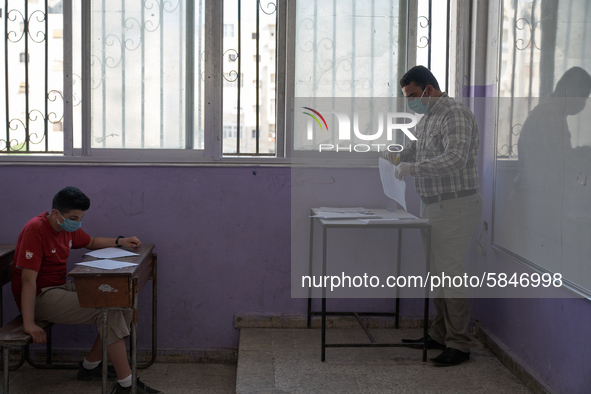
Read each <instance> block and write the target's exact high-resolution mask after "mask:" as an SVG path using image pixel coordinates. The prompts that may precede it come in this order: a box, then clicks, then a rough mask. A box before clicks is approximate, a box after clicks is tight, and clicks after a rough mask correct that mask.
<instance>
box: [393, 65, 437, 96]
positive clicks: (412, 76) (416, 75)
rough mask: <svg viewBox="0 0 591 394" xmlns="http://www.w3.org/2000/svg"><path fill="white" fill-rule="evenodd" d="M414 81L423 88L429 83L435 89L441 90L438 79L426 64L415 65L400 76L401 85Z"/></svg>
mask: <svg viewBox="0 0 591 394" xmlns="http://www.w3.org/2000/svg"><path fill="white" fill-rule="evenodd" d="M413 82H414V83H415V85H417V86H418V87H420V88H421V89H422V90H425V88H426V87H427V85H431V86H433V87H434V88H435V89H437V90H441V89H439V83H438V82H437V79H435V76H434V75H433V73H431V71H429V69H428V68H427V67H425V66H414V67H413V68H411V69H410V70H408V71H407V72H406V74H404V75H403V76H402V78H400V87H401V88H403V87H405V86H407V85H410V84H411V83H413Z"/></svg>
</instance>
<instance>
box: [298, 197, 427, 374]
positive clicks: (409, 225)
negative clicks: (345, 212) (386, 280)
mask: <svg viewBox="0 0 591 394" xmlns="http://www.w3.org/2000/svg"><path fill="white" fill-rule="evenodd" d="M319 210H320V209H319V208H312V209H311V210H310V256H309V258H310V262H309V274H310V277H312V265H313V246H314V222H318V223H319V224H320V226H321V227H322V276H323V277H324V276H325V275H326V250H327V242H328V241H327V238H328V237H327V231H328V230H329V229H334V228H346V229H353V230H355V231H359V230H363V229H368V228H381V229H398V256H397V261H396V276H397V277H398V275H399V274H400V265H401V259H402V230H403V229H419V230H424V231H425V233H426V243H427V245H428V247H427V248H425V249H426V251H427V252H426V256H425V263H426V267H425V268H426V271H425V274H426V273H427V272H429V268H430V258H431V256H430V255H431V253H430V250H431V225H430V224H429V223H427V222H425V221H423V220H418V218H417V217H416V216H414V215H412V214H409V213H408V212H406V211H404V210H403V209H398V210H397V211H396V212H387V211H386V210H385V209H370V211H371V212H373V213H374V214H376V215H377V216H380V217H381V218H384V219H387V218H392V219H398V220H397V221H389V222H387V223H380V222H379V221H376V222H374V223H371V224H364V223H362V222H360V221H359V220H357V219H321V218H318V217H313V216H314V215H317V214H318V212H319ZM311 291H312V289H311V288H310V289H309V291H308V321H307V327H308V328H310V327H311V319H312V315H321V318H322V334H321V335H322V338H321V349H322V354H321V358H320V359H321V361H325V353H326V348H327V347H416V346H417V345H415V344H405V343H376V341H375V339H374V338H373V336H372V335H371V333H370V332H369V328H368V327H366V326H365V324H363V322H362V321H361V319H360V316H394V317H395V319H396V320H395V327H396V328H398V319H399V306H400V301H399V298H398V288H396V310H395V312H394V313H385V312H383V313H378V312H367V313H366V312H327V311H326V287H323V288H322V311H321V312H313V311H312V296H311ZM327 315H337V316H347V315H349V316H350V315H352V316H354V317H355V318H356V319H357V321H358V322H359V324H360V325H361V328H363V330H364V331H365V333H366V335H367V336H368V338H369V340H370V343H326V316H327ZM428 325H429V287H428V286H427V285H426V284H425V306H424V317H423V361H424V362H426V361H427V334H428Z"/></svg>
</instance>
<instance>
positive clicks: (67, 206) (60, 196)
mask: <svg viewBox="0 0 591 394" xmlns="http://www.w3.org/2000/svg"><path fill="white" fill-rule="evenodd" d="M51 208H52V209H57V210H58V211H60V212H62V213H68V212H70V211H71V210H73V209H78V210H80V211H88V208H90V199H89V198H88V197H86V194H84V193H82V191H81V190H80V189H78V188H77V187H74V186H67V187H64V188H63V189H62V190H60V191H59V192H57V193H56V194H55V196H53V203H52V206H51Z"/></svg>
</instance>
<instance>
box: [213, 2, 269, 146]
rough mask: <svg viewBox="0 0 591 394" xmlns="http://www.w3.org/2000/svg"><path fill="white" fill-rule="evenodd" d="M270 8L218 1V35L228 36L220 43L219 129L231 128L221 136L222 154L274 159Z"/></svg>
mask: <svg viewBox="0 0 591 394" xmlns="http://www.w3.org/2000/svg"><path fill="white" fill-rule="evenodd" d="M276 7H277V6H276V3H275V2H259V1H257V0H225V1H224V31H225V32H228V31H233V32H234V34H233V35H230V34H224V42H223V51H224V56H223V62H222V65H223V78H224V80H223V126H224V128H225V127H232V129H233V130H235V132H233V133H224V139H223V152H224V154H229V155H275V128H276V126H275V123H276V120H275V119H276V115H275V109H274V108H273V110H271V108H272V107H274V102H275V96H276V91H275V90H276V84H275V74H276V72H275V63H276V27H277V9H276ZM257 16H258V23H257ZM230 26H233V27H232V28H230ZM257 28H258V39H257ZM257 50H258V54H257ZM257 60H258V61H257ZM239 75H240V77H239ZM239 80H240V83H239ZM245 81H246V82H245ZM257 81H258V83H257ZM257 98H258V102H257ZM257 109H258V110H257ZM238 125H240V126H238ZM253 130H254V132H253Z"/></svg>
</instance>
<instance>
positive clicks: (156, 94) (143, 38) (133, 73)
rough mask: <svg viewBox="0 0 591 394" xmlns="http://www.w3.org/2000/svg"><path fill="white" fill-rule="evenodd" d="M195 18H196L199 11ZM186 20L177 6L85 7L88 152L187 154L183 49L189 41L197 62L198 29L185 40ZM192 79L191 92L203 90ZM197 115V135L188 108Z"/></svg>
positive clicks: (109, 0)
mask: <svg viewBox="0 0 591 394" xmlns="http://www.w3.org/2000/svg"><path fill="white" fill-rule="evenodd" d="M199 3H200V4H201V2H199ZM197 7H198V6H196V8H197ZM195 14H196V15H197V16H199V17H201V18H202V15H203V13H202V11H201V9H199V8H198V9H196V11H195ZM186 20H187V17H186V2H185V1H181V0H179V1H160V2H159V1H125V2H121V1H120V0H116V1H115V0H105V1H102V2H93V11H92V147H93V148H135V149H137V148H169V149H179V148H193V146H189V147H188V146H186V136H185V133H186V127H185V111H186V105H187V102H186V100H187V97H186V94H185V86H186V80H187V78H186V77H187V75H186V48H187V45H195V44H196V43H197V45H196V46H195V52H196V54H195V56H199V57H202V56H201V55H202V52H203V41H202V40H201V36H202V28H203V24H202V23H201V24H199V22H200V20H201V21H202V19H199V20H195V24H196V26H195V33H196V35H198V37H186ZM187 39H189V42H187ZM199 45H200V46H199ZM195 63H197V64H201V63H200V62H195ZM192 71H193V70H192ZM199 71H202V68H201V70H199V68H197V70H195V72H196V73H199ZM197 75H198V76H197ZM197 75H195V78H194V80H195V88H196V90H195V91H196V92H197V89H198V88H200V87H202V85H203V84H202V83H200V81H201V80H202V76H201V75H200V74H197ZM201 82H202V81H201ZM196 96H197V97H192V98H190V100H191V102H190V103H189V104H191V105H192V104H193V102H194V101H198V102H199V101H200V100H198V99H197V98H200V97H201V94H196ZM199 116H201V118H200V119H198V120H197V122H196V123H197V124H196V125H195V126H197V127H195V129H197V130H199V129H201V130H202V128H201V127H199V126H200V124H199V122H200V121H202V114H201V111H199V110H198V109H197V108H196V117H199ZM195 145H196V146H197V147H199V145H201V147H202V138H201V142H199V140H198V139H197V138H196V139H195Z"/></svg>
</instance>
